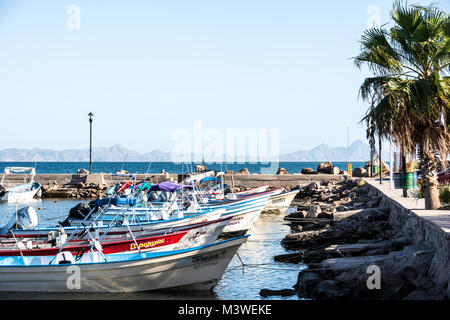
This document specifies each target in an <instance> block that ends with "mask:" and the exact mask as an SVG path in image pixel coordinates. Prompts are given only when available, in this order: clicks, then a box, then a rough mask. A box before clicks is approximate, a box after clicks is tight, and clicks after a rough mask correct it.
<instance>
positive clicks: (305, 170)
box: [302, 168, 317, 174]
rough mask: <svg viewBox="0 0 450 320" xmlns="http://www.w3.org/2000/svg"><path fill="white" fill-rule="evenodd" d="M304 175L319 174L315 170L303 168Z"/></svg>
mask: <svg viewBox="0 0 450 320" xmlns="http://www.w3.org/2000/svg"><path fill="white" fill-rule="evenodd" d="M302 174H317V172H316V171H314V170H313V169H311V168H303V169H302Z"/></svg>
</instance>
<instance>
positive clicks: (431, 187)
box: [422, 156, 441, 210]
mask: <svg viewBox="0 0 450 320" xmlns="http://www.w3.org/2000/svg"><path fill="white" fill-rule="evenodd" d="M422 181H423V182H422V186H423V188H424V191H425V209H426V210H437V209H439V208H440V207H441V201H440V200H439V191H438V179H437V161H436V158H435V157H433V158H431V157H428V156H423V157H422Z"/></svg>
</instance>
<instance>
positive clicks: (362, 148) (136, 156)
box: [0, 140, 388, 162]
mask: <svg viewBox="0 0 450 320" xmlns="http://www.w3.org/2000/svg"><path fill="white" fill-rule="evenodd" d="M369 150H370V149H369V145H368V144H366V143H364V142H363V141H361V140H357V141H355V142H353V143H352V144H351V146H350V160H351V161H367V160H369V158H370V151H369ZM172 155H173V154H172V153H171V152H164V151H161V150H153V151H151V152H147V153H143V154H141V153H138V152H136V151H133V150H130V149H126V148H124V147H122V146H120V145H113V146H112V147H110V148H105V147H94V148H93V149H92V159H93V161H99V162H123V161H141V162H150V161H151V162H172V160H173V159H174V158H173V157H172ZM383 157H384V159H387V158H386V157H388V152H383ZM197 159H198V158H197ZM347 159H348V155H347V147H330V146H328V145H326V144H321V145H319V146H317V147H315V148H313V149H311V150H307V151H296V152H293V153H289V154H284V155H280V157H279V160H280V161H292V162H300V161H302V162H309V161H347ZM0 161H4V162H7V161H11V162H12V161H37V162H41V161H55V162H57V161H68V162H86V161H89V149H82V150H79V149H68V150H60V151H57V150H49V149H40V148H33V149H18V148H10V149H3V150H0ZM205 161H208V159H205Z"/></svg>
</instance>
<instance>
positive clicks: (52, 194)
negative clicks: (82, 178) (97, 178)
mask: <svg viewBox="0 0 450 320" xmlns="http://www.w3.org/2000/svg"><path fill="white" fill-rule="evenodd" d="M41 189H42V195H41V198H72V199H83V198H86V199H89V198H101V197H104V196H105V193H106V190H107V189H108V186H107V185H106V184H96V183H84V182H78V183H76V184H70V185H58V183H57V182H56V181H53V182H50V183H48V184H45V185H43V186H42V188H41Z"/></svg>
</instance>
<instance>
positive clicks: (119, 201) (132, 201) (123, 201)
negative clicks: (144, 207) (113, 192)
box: [95, 198, 136, 207]
mask: <svg viewBox="0 0 450 320" xmlns="http://www.w3.org/2000/svg"><path fill="white" fill-rule="evenodd" d="M107 204H112V205H115V206H124V205H129V206H130V207H134V206H135V205H136V198H103V199H97V200H95V205H96V206H97V207H98V206H104V205H107Z"/></svg>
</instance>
